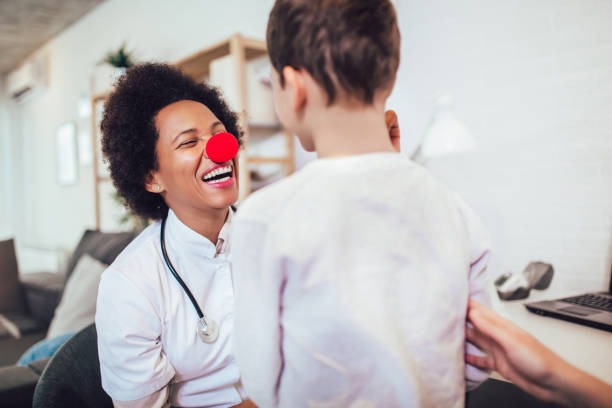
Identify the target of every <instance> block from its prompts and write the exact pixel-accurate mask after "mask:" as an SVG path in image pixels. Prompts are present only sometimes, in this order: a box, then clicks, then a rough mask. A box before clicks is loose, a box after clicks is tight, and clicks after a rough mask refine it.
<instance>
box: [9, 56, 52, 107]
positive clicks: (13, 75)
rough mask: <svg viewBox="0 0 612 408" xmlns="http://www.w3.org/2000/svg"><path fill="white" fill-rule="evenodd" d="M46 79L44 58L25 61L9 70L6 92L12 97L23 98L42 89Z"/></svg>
mask: <svg viewBox="0 0 612 408" xmlns="http://www.w3.org/2000/svg"><path fill="white" fill-rule="evenodd" d="M46 79H47V63H46V58H35V59H33V60H30V61H27V62H26V63H24V64H23V65H21V66H20V67H19V68H17V69H16V70H14V71H12V72H10V73H9V74H8V76H7V80H6V89H7V93H8V94H9V96H10V97H11V98H12V99H16V100H19V101H21V100H24V99H25V98H26V97H28V98H29V97H31V96H33V95H36V94H39V93H40V92H41V91H42V90H44V88H45V86H46Z"/></svg>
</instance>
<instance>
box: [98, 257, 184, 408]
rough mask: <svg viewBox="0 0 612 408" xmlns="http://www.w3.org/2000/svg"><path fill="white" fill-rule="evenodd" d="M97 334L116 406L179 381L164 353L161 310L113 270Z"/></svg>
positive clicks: (104, 286) (105, 382) (103, 284)
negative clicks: (116, 402) (116, 401)
mask: <svg viewBox="0 0 612 408" xmlns="http://www.w3.org/2000/svg"><path fill="white" fill-rule="evenodd" d="M96 330H97V333H98V354H99V357H100V374H101V377H102V388H104V390H105V391H106V392H107V394H108V395H110V397H111V398H112V399H113V400H118V401H133V400H137V399H140V398H143V397H146V396H148V395H151V394H153V393H154V392H156V391H159V390H161V389H162V388H163V387H165V386H166V385H167V384H168V383H169V382H170V380H171V379H172V377H174V374H175V372H174V368H173V367H172V365H171V364H170V362H169V361H168V359H167V357H166V355H165V354H164V352H163V350H162V343H161V331H162V325H161V318H160V316H159V314H158V312H157V311H156V308H155V307H154V305H153V303H151V301H149V299H148V298H147V297H146V296H145V295H144V294H143V292H142V291H141V290H139V288H138V287H137V286H136V285H135V284H134V283H133V282H132V281H130V279H128V278H127V277H126V276H125V275H124V274H123V273H120V272H119V271H117V270H113V269H112V266H111V267H110V268H109V269H107V270H106V271H105V272H104V273H103V274H102V279H101V281H100V288H99V290H98V301H97V307H96Z"/></svg>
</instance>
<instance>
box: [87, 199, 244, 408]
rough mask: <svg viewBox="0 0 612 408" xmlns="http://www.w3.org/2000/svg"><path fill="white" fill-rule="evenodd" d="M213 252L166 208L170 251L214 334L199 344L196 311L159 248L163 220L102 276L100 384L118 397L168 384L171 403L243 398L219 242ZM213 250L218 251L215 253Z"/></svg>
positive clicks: (235, 401) (229, 289)
mask: <svg viewBox="0 0 612 408" xmlns="http://www.w3.org/2000/svg"><path fill="white" fill-rule="evenodd" d="M230 217H231V210H230V215H229V216H228V221H227V222H226V224H225V226H224V227H223V229H222V230H221V233H220V234H219V242H220V243H221V244H220V246H219V248H218V249H217V248H216V247H215V245H214V244H213V243H212V242H210V241H209V240H208V239H206V238H205V237H203V236H202V235H200V234H198V233H197V232H195V231H193V230H191V229H190V228H188V227H187V226H186V225H184V224H183V223H182V222H181V221H180V220H179V219H178V218H177V216H176V215H175V214H174V212H173V211H172V210H170V211H169V213H168V219H167V222H166V234H165V241H166V249H167V252H168V256H169V258H170V260H171V261H172V264H173V265H174V267H175V269H176V270H177V271H178V273H179V275H180V276H181V278H182V279H183V280H184V281H185V283H186V284H187V287H188V288H189V289H190V290H191V292H192V293H193V296H194V297H195V299H196V300H197V302H198V304H199V306H200V308H201V309H202V311H203V312H204V313H205V314H206V316H207V317H209V318H212V319H214V320H215V321H216V322H217V323H218V325H219V338H218V339H217V340H216V341H215V342H214V343H212V344H207V343H203V342H202V341H201V340H200V339H199V337H198V336H197V333H196V326H197V322H198V315H197V313H196V310H195V308H194V306H193V305H192V304H191V302H190V301H189V298H188V297H187V295H186V294H185V292H184V291H183V289H182V288H181V286H180V285H179V284H178V282H177V281H176V279H175V278H174V277H173V276H172V275H171V273H170V271H169V270H168V268H167V267H166V264H165V263H164V260H163V258H162V254H161V250H160V228H161V223H160V222H156V223H155V224H152V225H150V226H149V227H147V228H146V229H145V230H144V231H143V232H142V233H141V234H140V235H138V237H136V239H135V240H134V241H133V242H132V243H130V244H129V245H128V246H127V248H126V249H125V250H124V251H123V252H122V253H121V254H120V255H119V256H118V257H117V259H116V260H115V261H114V262H113V263H112V264H111V265H110V266H109V267H108V269H107V270H106V271H105V272H104V273H103V274H102V279H101V282H100V289H99V292H98V302H97V312H96V328H97V332H98V351H99V355H100V369H101V375H102V387H103V388H104V390H105V391H106V392H107V393H108V394H109V395H110V396H111V398H113V399H114V400H119V401H131V400H136V399H140V398H143V397H145V396H148V395H150V394H152V393H154V392H156V391H158V390H160V389H162V388H163V387H165V386H166V385H167V384H169V391H170V393H169V401H170V403H171V404H172V405H173V406H184V407H196V406H197V407H201V406H214V407H228V406H232V405H234V404H238V403H240V402H241V400H242V398H241V392H242V389H241V386H240V382H239V380H240V372H239V369H238V366H237V365H236V363H235V361H234V357H233V355H232V343H231V336H232V329H233V308H234V300H233V288H232V279H231V273H230V269H229V263H228V260H227V259H226V254H225V251H224V248H223V247H222V243H223V242H224V241H225V240H226V238H227V232H228V229H229V220H230ZM217 252H220V253H218V254H217Z"/></svg>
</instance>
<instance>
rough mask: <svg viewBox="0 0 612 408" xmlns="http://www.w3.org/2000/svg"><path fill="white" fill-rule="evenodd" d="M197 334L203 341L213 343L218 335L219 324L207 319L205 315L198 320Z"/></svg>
mask: <svg viewBox="0 0 612 408" xmlns="http://www.w3.org/2000/svg"><path fill="white" fill-rule="evenodd" d="M198 336H199V337H200V340H202V341H203V342H204V343H214V342H215V340H217V337H219V326H218V325H217V323H216V322H215V321H214V320H212V319H207V318H206V315H204V316H202V317H200V320H198Z"/></svg>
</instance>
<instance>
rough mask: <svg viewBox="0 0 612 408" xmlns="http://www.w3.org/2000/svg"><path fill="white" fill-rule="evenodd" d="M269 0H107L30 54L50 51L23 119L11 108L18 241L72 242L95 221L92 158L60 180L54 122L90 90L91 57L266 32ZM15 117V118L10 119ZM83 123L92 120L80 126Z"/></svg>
mask: <svg viewBox="0 0 612 408" xmlns="http://www.w3.org/2000/svg"><path fill="white" fill-rule="evenodd" d="M271 6H272V1H271V0H266V1H257V2H255V1H253V2H251V1H237V0H226V1H223V2H218V1H212V0H206V1H204V0H183V1H180V2H168V1H163V0H130V1H126V0H109V1H107V2H104V3H102V4H101V5H100V6H99V7H97V8H95V9H94V10H93V11H92V12H91V13H89V14H88V15H86V16H85V17H84V18H82V19H81V20H79V21H78V22H77V23H76V24H74V25H73V26H71V27H70V28H68V29H67V30H65V31H64V32H62V33H61V34H60V35H59V36H57V37H56V38H55V39H53V40H52V41H50V42H49V43H48V44H46V45H45V46H44V47H42V48H41V49H40V50H38V51H37V52H36V53H35V54H34V55H33V58H36V57H42V56H47V57H48V58H49V67H50V71H49V74H50V76H49V81H48V82H49V88H48V90H47V91H46V92H45V93H44V94H43V95H42V96H40V97H38V98H35V99H34V100H33V101H30V102H26V103H24V104H23V105H20V106H21V108H20V112H18V113H19V114H20V115H21V118H22V119H19V118H18V114H17V113H15V115H12V116H11V118H10V119H11V121H12V122H13V125H14V126H16V127H18V128H19V129H20V130H21V131H22V132H23V135H22V138H21V140H20V142H22V143H23V146H24V149H25V158H24V160H23V162H19V163H18V165H19V166H21V169H22V170H23V171H24V172H25V176H24V178H25V181H23V180H20V176H19V175H14V177H15V180H18V182H19V183H24V188H25V189H26V191H25V192H24V196H25V197H24V199H23V200H20V203H19V204H20V206H24V207H23V211H25V213H26V214H25V218H26V219H24V220H20V221H19V223H18V225H17V228H16V229H17V230H18V231H17V234H18V236H19V237H20V238H21V243H22V244H27V245H29V246H38V247H44V248H56V247H65V248H72V247H73V246H74V245H75V244H76V242H77V240H78V239H79V237H80V236H81V234H82V233H83V231H84V229H85V228H87V227H93V226H94V224H95V218H94V217H95V214H94V197H93V192H94V184H93V168H92V166H81V167H80V168H79V181H78V183H77V184H76V185H73V186H68V187H60V186H58V183H57V175H56V174H57V173H56V165H57V164H56V158H55V130H56V128H57V126H58V125H60V124H62V123H65V122H70V121H77V123H82V122H83V121H82V120H81V121H79V119H78V112H77V107H78V101H79V99H80V98H81V97H83V96H88V95H89V86H90V82H89V81H90V76H91V73H92V72H93V70H94V68H95V66H96V64H97V63H98V62H99V61H100V60H101V59H102V57H103V56H104V55H105V54H106V53H107V52H108V51H109V50H113V49H116V48H118V47H119V45H120V44H121V43H123V42H124V41H126V42H127V46H128V49H129V50H133V51H134V53H135V55H136V57H137V59H138V60H139V61H144V60H157V61H170V62H172V61H176V60H178V59H180V58H183V57H185V56H187V55H189V54H191V53H193V52H196V51H199V50H200V49H202V48H205V47H207V46H209V45H211V44H213V43H215V42H218V41H221V40H223V39H225V38H226V37H228V36H230V35H232V34H233V33H235V32H240V33H242V34H244V35H246V36H250V37H256V38H264V36H265V24H266V20H267V13H268V12H269V9H270V8H271ZM15 122H18V123H15ZM85 127H86V128H87V130H89V129H88V127H89V126H85Z"/></svg>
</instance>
